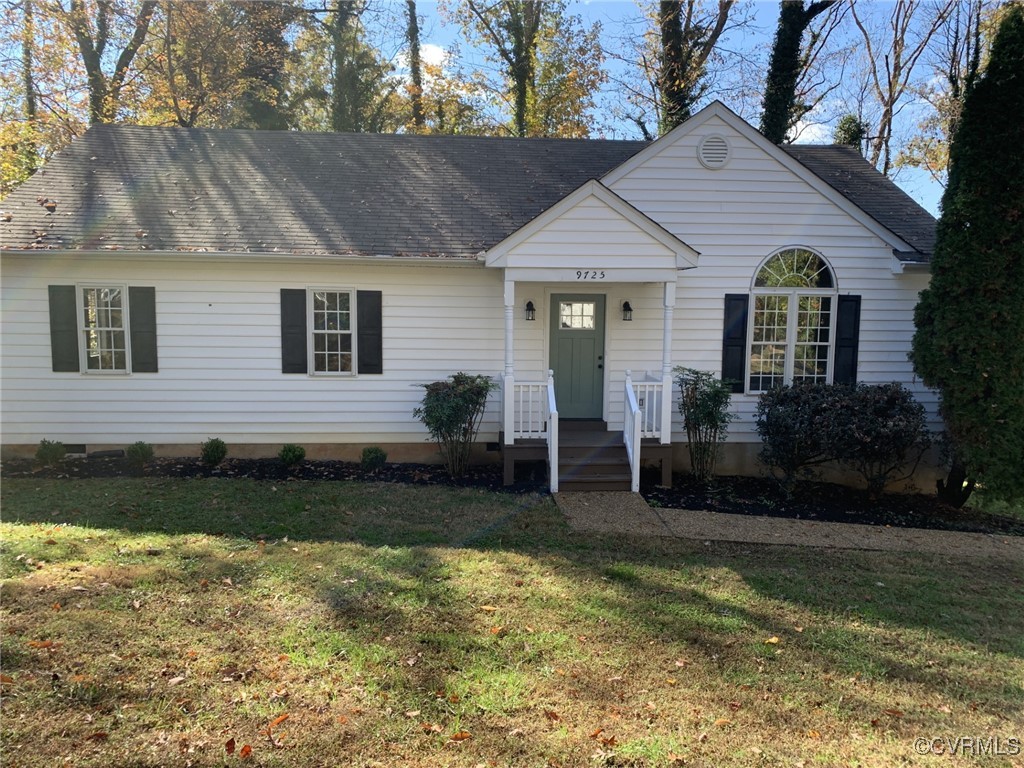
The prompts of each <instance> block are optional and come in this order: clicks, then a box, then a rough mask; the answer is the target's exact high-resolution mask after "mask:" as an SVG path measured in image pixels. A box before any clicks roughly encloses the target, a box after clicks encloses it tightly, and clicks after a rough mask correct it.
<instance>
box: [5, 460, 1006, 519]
mask: <svg viewBox="0 0 1024 768" xmlns="http://www.w3.org/2000/svg"><path fill="white" fill-rule="evenodd" d="M517 472H518V474H517V477H516V483H515V484H514V485H512V486H503V485H502V474H501V467H500V466H498V465H485V466H475V467H472V468H471V469H470V471H469V472H468V473H467V474H466V476H465V477H462V478H460V479H458V480H453V479H451V478H450V477H449V476H448V473H447V472H446V471H445V469H444V467H442V466H439V465H431V464H387V465H385V466H384V467H383V468H381V469H379V470H376V471H374V472H367V471H365V470H364V469H363V468H362V466H361V465H360V464H359V463H356V462H345V461H304V462H303V463H302V464H301V465H299V466H297V467H292V468H289V467H286V466H284V464H282V463H281V462H280V461H279V460H277V459H231V458H229V459H227V460H225V461H224V462H223V463H222V464H220V465H219V466H217V467H210V466H207V465H205V464H203V463H202V462H201V461H199V460H198V459H193V458H186V459H154V460H153V461H151V462H150V463H149V464H147V465H146V467H145V469H144V470H143V471H142V473H141V474H142V476H143V477H165V478H174V477H177V478H205V477H223V478H246V479H251V480H261V481H267V482H274V483H287V482H298V481H303V480H340V481H346V480H347V481H354V482H385V483H388V482H390V483H408V484H412V485H449V486H456V487H468V488H480V489H483V490H490V491H498V492H503V493H525V492H535V491H538V490H544V489H545V488H546V487H547V479H546V477H545V470H544V468H543V466H533V465H530V464H528V463H526V464H523V465H521V466H520V467H519V468H518V469H517ZM0 473H2V476H3V477H5V478H14V477H41V478H57V479H61V478H67V479H76V478H105V477H110V478H113V477H124V476H131V475H133V474H134V475H137V474H138V473H137V472H133V470H132V468H131V467H130V466H129V464H128V462H127V461H126V460H125V459H124V458H119V457H88V458H69V459H67V460H66V461H65V462H64V463H63V464H62V465H60V466H58V467H46V468H40V467H37V466H36V465H35V462H33V461H31V460H27V459H15V460H9V461H6V462H4V463H3V465H2V467H0ZM659 479H660V473H659V472H658V471H651V472H649V473H647V472H645V473H644V475H643V476H642V478H641V489H640V490H641V493H642V494H643V496H644V498H645V499H646V500H647V501H648V503H649V504H650V505H651V506H652V507H655V508H658V507H661V508H668V509H692V510H707V511H710V512H725V513H730V514H741V515H757V516H762V517H764V516H767V517H779V518H791V519H800V520H816V521H821V522H839V523H860V524H866V525H881V526H891V527H899V528H926V529H932V530H944V531H971V532H978V533H997V534H1004V535H1006V534H1009V535H1016V536H1024V519H1021V518H1019V517H1011V516H1003V515H993V514H988V513H985V512H981V511H979V510H976V509H972V508H969V507H968V508H965V509H955V508H953V507H949V506H947V505H944V504H941V503H940V502H939V501H938V500H937V499H936V498H935V496H933V495H927V494H886V495H885V496H883V497H881V498H879V499H871V498H869V496H868V495H867V493H865V492H864V491H861V490H858V489H855V488H847V487H843V486H839V485H833V484H830V483H804V484H802V485H801V486H800V487H799V488H798V489H797V491H796V492H795V493H794V494H793V495H792V496H791V497H787V496H786V495H785V494H784V493H783V492H782V490H781V489H780V487H779V485H778V484H777V483H776V482H774V481H773V480H771V479H769V478H764V477H760V478H759V477H719V478H716V480H715V481H714V482H713V483H709V484H703V483H698V482H696V481H695V480H694V479H693V478H692V477H690V476H688V475H675V477H674V479H673V487H672V488H662V487H659V486H657V485H656V483H657V481H658V480H659Z"/></svg>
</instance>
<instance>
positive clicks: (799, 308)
mask: <svg viewBox="0 0 1024 768" xmlns="http://www.w3.org/2000/svg"><path fill="white" fill-rule="evenodd" d="M835 305H836V282H835V278H834V277H833V275H832V270H831V269H830V268H829V266H828V264H827V263H826V261H825V259H824V258H822V257H821V256H820V255H819V254H817V253H815V252H814V251H810V250H807V249H806V248H787V249H785V250H782V251H779V252H777V253H775V254H773V255H771V256H770V257H768V259H766V260H765V262H764V264H762V266H761V268H760V269H759V270H758V271H757V274H756V275H755V276H754V284H753V293H752V296H751V313H750V316H751V326H750V349H749V352H748V360H749V361H750V368H749V371H750V379H749V382H748V389H747V391H748V392H763V391H764V390H766V389H771V388H772V387H778V386H781V385H783V384H793V383H796V382H801V381H831V380H832V363H831V361H832V345H833V337H834V335H835V334H834V328H835Z"/></svg>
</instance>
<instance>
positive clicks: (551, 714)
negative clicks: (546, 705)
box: [544, 709, 562, 723]
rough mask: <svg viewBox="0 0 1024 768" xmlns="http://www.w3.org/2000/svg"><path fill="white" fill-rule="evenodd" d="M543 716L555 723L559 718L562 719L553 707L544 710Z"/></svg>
mask: <svg viewBox="0 0 1024 768" xmlns="http://www.w3.org/2000/svg"><path fill="white" fill-rule="evenodd" d="M544 717H546V718H547V719H548V720H550V721H551V722H553V723H557V722H558V721H559V720H561V719H562V717H561V715H559V714H558V713H557V712H555V711H554V710H553V709H546V710H544Z"/></svg>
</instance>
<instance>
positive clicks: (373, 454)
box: [360, 445, 388, 472]
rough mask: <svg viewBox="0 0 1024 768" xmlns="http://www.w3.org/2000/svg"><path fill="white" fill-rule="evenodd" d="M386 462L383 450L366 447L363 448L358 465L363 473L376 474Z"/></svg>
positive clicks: (370, 446) (373, 446)
mask: <svg viewBox="0 0 1024 768" xmlns="http://www.w3.org/2000/svg"><path fill="white" fill-rule="evenodd" d="M387 461H388V455H387V453H386V452H385V451H384V449H383V448H378V447H377V446H376V445H368V446H367V447H366V448H363V457H362V459H361V460H360V464H361V465H362V467H363V471H364V472H376V471H377V470H378V469H382V468H383V467H384V465H385V464H386V463H387Z"/></svg>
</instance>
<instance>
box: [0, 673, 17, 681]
mask: <svg viewBox="0 0 1024 768" xmlns="http://www.w3.org/2000/svg"><path fill="white" fill-rule="evenodd" d="M13 682H14V678H13V677H11V676H10V675H0V683H13Z"/></svg>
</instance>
